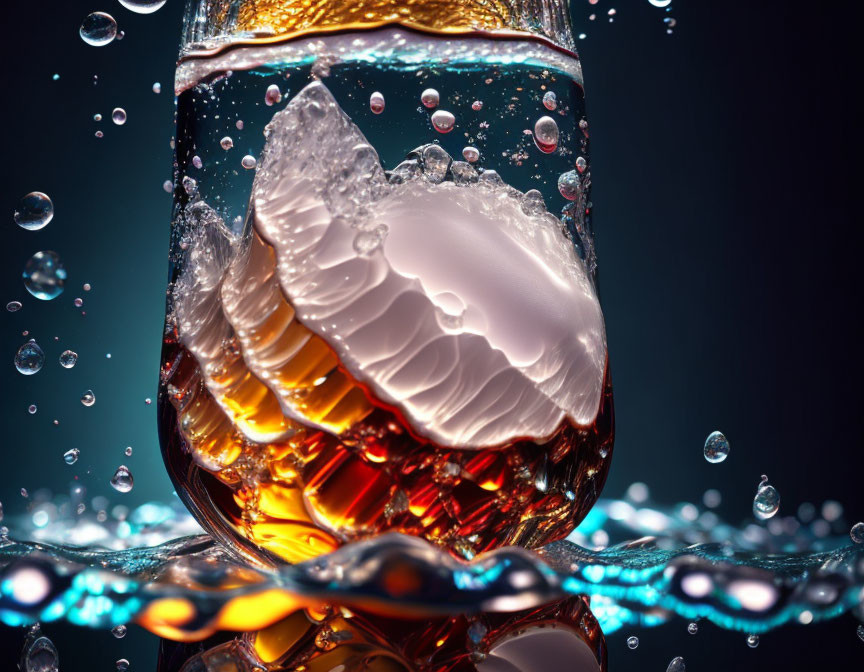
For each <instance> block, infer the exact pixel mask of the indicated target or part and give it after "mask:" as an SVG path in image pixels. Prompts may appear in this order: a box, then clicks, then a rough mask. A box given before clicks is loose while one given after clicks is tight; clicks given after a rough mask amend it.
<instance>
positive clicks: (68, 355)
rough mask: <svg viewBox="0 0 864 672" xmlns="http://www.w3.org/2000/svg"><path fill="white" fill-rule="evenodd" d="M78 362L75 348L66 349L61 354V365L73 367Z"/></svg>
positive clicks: (67, 367)
mask: <svg viewBox="0 0 864 672" xmlns="http://www.w3.org/2000/svg"><path fill="white" fill-rule="evenodd" d="M77 362H78V353H77V352H75V351H74V350H64V351H63V353H62V354H61V355H60V366H62V367H63V368H64V369H71V368H72V367H73V366H75V364H76V363H77Z"/></svg>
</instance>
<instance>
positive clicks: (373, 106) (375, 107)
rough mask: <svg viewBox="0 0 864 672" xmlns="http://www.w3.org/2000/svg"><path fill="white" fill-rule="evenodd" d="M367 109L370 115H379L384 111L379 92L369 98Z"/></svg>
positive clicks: (382, 98)
mask: <svg viewBox="0 0 864 672" xmlns="http://www.w3.org/2000/svg"><path fill="white" fill-rule="evenodd" d="M369 109H370V110H372V114H381V113H382V112H383V111H384V95H383V94H382V93H381V92H380V91H375V93H373V94H372V95H371V96H369Z"/></svg>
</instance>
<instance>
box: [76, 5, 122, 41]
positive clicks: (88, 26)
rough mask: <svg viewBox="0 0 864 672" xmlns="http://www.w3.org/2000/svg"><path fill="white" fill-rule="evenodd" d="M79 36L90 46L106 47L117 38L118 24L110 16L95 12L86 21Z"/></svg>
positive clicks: (79, 31) (79, 30)
mask: <svg viewBox="0 0 864 672" xmlns="http://www.w3.org/2000/svg"><path fill="white" fill-rule="evenodd" d="M78 34H79V35H80V36H81V39H82V40H84V41H85V42H86V43H87V44H89V45H90V46H92V47H104V46H105V45H106V44H111V42H113V41H114V38H115V37H117V22H116V21H115V20H114V17H113V16H111V15H110V14H106V13H105V12H93V13H92V14H90V15H88V16H87V18H86V19H84V22H83V23H82V24H81V28H79V29H78Z"/></svg>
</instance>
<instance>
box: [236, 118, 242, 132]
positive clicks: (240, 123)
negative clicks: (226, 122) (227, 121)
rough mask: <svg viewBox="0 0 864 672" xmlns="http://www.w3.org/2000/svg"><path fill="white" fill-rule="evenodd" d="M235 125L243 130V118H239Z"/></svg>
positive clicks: (239, 129)
mask: <svg viewBox="0 0 864 672" xmlns="http://www.w3.org/2000/svg"><path fill="white" fill-rule="evenodd" d="M234 125H235V126H236V127H237V130H238V131H242V130H243V120H242V119H238V120H237V123H235V124H234Z"/></svg>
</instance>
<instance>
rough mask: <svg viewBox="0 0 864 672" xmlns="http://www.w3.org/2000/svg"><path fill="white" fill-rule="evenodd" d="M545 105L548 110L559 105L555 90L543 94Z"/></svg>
mask: <svg viewBox="0 0 864 672" xmlns="http://www.w3.org/2000/svg"><path fill="white" fill-rule="evenodd" d="M543 107H545V108H546V109H547V110H554V109H555V108H557V107H558V96H556V95H555V92H554V91H547V92H546V93H545V94H543Z"/></svg>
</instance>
